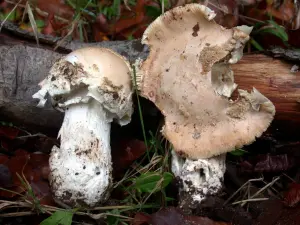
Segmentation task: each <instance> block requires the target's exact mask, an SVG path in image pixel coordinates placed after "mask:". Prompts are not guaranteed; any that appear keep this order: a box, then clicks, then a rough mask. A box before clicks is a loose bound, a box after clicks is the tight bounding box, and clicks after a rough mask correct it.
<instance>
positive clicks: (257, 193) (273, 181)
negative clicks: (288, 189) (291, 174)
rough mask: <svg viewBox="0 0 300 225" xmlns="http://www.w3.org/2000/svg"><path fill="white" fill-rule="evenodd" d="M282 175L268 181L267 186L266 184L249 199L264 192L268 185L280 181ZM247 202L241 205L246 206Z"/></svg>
mask: <svg viewBox="0 0 300 225" xmlns="http://www.w3.org/2000/svg"><path fill="white" fill-rule="evenodd" d="M279 179H280V177H277V178H276V179H274V180H272V181H271V182H270V183H268V184H267V185H266V186H264V187H263V188H262V189H260V190H259V191H257V192H256V193H255V194H254V195H252V196H251V197H250V198H249V199H252V198H255V197H256V196H258V195H259V194H260V193H262V192H263V191H264V190H266V189H267V188H268V187H270V186H272V185H273V184H274V183H275V182H276V181H278V180H279ZM246 203H247V202H244V203H242V204H241V206H244V205H245V204H246Z"/></svg>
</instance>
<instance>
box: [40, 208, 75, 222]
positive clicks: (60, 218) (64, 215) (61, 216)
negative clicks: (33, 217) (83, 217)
mask: <svg viewBox="0 0 300 225" xmlns="http://www.w3.org/2000/svg"><path fill="white" fill-rule="evenodd" d="M73 214H74V213H73V212H70V211H56V212H55V213H53V214H52V215H51V216H50V217H48V218H47V219H45V220H43V221H42V222H41V223H40V225H71V224H72V218H73Z"/></svg>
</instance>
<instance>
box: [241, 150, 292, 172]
mask: <svg viewBox="0 0 300 225" xmlns="http://www.w3.org/2000/svg"><path fill="white" fill-rule="evenodd" d="M240 166H241V167H242V170H244V171H245V172H260V173H261V172H281V171H286V170H289V169H291V168H293V167H294V166H295V160H294V158H293V157H291V156H289V155H287V154H282V155H270V154H266V155H258V156H256V157H255V158H254V159H251V160H249V161H243V162H241V164H240Z"/></svg>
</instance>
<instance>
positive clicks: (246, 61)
mask: <svg viewBox="0 0 300 225" xmlns="http://www.w3.org/2000/svg"><path fill="white" fill-rule="evenodd" d="M86 45H97V46H102V47H107V48H111V49H113V50H115V51H117V52H119V53H120V54H121V55H124V56H125V57H127V58H128V59H129V60H130V61H131V62H134V60H135V59H137V58H138V57H140V58H142V59H144V58H145V57H146V56H147V54H148V49H147V48H145V47H144V46H143V45H141V44H140V42H139V40H135V41H117V42H101V43H97V44H84V43H76V42H71V43H69V44H68V45H66V46H64V48H63V49H61V50H60V53H58V52H54V51H53V50H51V47H49V46H46V47H45V46H44V47H42V46H41V47H36V46H35V45H34V43H31V44H28V43H21V44H20V42H19V43H18V42H16V41H12V40H8V39H6V38H2V39H1V36H0V118H1V119H0V120H4V119H13V120H14V121H16V122H19V123H23V124H25V125H27V126H28V125H30V126H35V127H36V128H38V129H41V128H44V129H49V128H54V129H57V128H58V127H60V124H61V122H62V118H63V114H62V113H60V112H57V111H55V110H54V109H53V108H52V106H51V105H50V104H49V103H48V104H47V106H46V107H45V108H42V109H41V108H37V107H36V103H37V101H36V100H34V99H32V97H31V96H32V94H34V93H35V92H36V91H37V90H38V86H37V85H38V83H39V82H40V81H41V80H42V79H43V78H44V77H46V76H47V73H48V71H49V69H50V67H51V66H52V64H53V62H54V61H55V60H57V59H58V58H59V57H61V56H62V55H64V54H66V53H68V52H70V51H72V50H74V49H77V48H80V47H84V46H86ZM292 65H293V64H289V63H286V62H283V61H281V60H279V59H273V58H271V57H269V56H265V55H260V54H250V55H245V56H244V57H243V59H242V60H241V61H240V62H239V63H238V64H236V65H232V68H233V70H234V73H235V81H236V83H237V84H238V85H239V88H242V89H247V90H250V89H251V88H252V87H256V88H257V89H258V90H259V91H261V92H262V93H263V94H264V95H266V96H267V97H268V98H270V99H271V100H272V101H273V102H274V104H275V106H276V110H277V114H276V119H277V120H281V121H286V120H292V121H297V122H299V123H300V103H299V100H300V73H299V72H298V73H291V72H290V69H291V66H292Z"/></svg>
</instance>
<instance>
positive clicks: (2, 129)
mask: <svg viewBox="0 0 300 225" xmlns="http://www.w3.org/2000/svg"><path fill="white" fill-rule="evenodd" d="M19 132H20V130H18V129H17V128H15V127H8V126H0V137H6V138H8V139H10V140H12V139H15V138H16V137H17V136H18V134H19Z"/></svg>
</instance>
